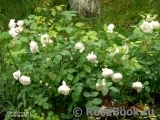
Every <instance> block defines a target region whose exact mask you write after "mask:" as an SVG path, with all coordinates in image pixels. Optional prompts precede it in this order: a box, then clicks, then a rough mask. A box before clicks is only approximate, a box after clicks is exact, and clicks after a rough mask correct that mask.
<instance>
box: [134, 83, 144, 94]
mask: <svg viewBox="0 0 160 120" xmlns="http://www.w3.org/2000/svg"><path fill="white" fill-rule="evenodd" d="M132 88H134V89H136V90H137V92H138V93H139V92H141V91H142V88H143V85H142V83H141V82H134V83H132Z"/></svg>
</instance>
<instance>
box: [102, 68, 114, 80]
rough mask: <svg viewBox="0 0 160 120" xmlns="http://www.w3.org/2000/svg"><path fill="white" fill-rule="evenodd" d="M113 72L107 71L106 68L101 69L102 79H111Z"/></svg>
mask: <svg viewBox="0 0 160 120" xmlns="http://www.w3.org/2000/svg"><path fill="white" fill-rule="evenodd" d="M113 73H114V72H113V70H111V69H108V68H103V69H102V77H104V78H107V77H111V76H112V75H113Z"/></svg>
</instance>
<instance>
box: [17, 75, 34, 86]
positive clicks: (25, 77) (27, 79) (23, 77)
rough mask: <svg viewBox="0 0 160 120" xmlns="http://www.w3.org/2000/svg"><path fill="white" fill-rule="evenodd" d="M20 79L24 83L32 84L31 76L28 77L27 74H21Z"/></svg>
mask: <svg viewBox="0 0 160 120" xmlns="http://www.w3.org/2000/svg"><path fill="white" fill-rule="evenodd" d="M19 81H20V83H21V84H22V85H30V84H31V80H30V77H27V76H21V77H20V78H19Z"/></svg>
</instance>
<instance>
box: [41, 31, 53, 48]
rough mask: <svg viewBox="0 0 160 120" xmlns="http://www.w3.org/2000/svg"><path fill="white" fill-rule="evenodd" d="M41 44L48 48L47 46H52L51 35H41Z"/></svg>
mask: <svg viewBox="0 0 160 120" xmlns="http://www.w3.org/2000/svg"><path fill="white" fill-rule="evenodd" d="M41 43H42V46H43V47H46V45H47V44H52V43H53V40H51V39H50V37H49V35H48V34H47V33H46V34H44V35H41Z"/></svg>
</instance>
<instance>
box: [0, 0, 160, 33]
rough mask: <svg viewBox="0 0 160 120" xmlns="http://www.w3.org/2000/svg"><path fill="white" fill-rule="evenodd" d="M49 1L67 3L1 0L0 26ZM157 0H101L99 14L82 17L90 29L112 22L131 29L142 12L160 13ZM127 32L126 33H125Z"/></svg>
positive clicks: (64, 1)
mask: <svg viewBox="0 0 160 120" xmlns="http://www.w3.org/2000/svg"><path fill="white" fill-rule="evenodd" d="M47 3H50V7H54V6H55V5H60V4H64V5H67V0H34V1H31V0H20V1H19V0H16V1H15V0H1V4H0V27H1V29H8V26H6V25H7V24H8V22H9V20H10V19H12V18H14V19H24V18H26V17H27V16H28V15H30V14H32V13H34V12H35V8H36V7H43V6H44V5H46V4H47ZM159 5H160V1H159V0H101V15H100V16H99V18H98V17H96V18H87V19H83V20H84V21H86V22H89V23H90V25H91V27H92V29H96V30H99V29H101V28H100V26H101V24H104V23H111V22H112V23H114V24H115V25H116V27H117V28H118V29H120V31H126V29H127V30H128V32H130V31H131V28H130V25H135V24H137V23H138V21H139V20H140V19H141V17H140V16H139V14H140V13H142V14H148V13H150V14H157V13H160V9H159ZM125 34H127V33H125Z"/></svg>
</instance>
